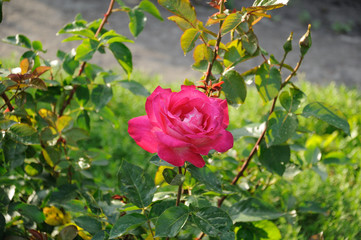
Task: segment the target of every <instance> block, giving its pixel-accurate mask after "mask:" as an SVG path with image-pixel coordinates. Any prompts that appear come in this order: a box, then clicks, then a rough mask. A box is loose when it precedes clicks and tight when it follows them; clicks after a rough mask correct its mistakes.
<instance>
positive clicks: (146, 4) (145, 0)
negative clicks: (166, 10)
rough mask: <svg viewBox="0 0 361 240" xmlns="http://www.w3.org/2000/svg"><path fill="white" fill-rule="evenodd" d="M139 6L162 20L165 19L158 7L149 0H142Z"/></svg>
mask: <svg viewBox="0 0 361 240" xmlns="http://www.w3.org/2000/svg"><path fill="white" fill-rule="evenodd" d="M139 8H140V9H142V10H143V11H146V12H148V13H150V14H152V15H153V16H154V17H155V18H158V19H159V20H160V21H163V18H162V16H161V15H160V13H159V11H158V9H157V7H156V6H155V5H154V4H153V3H152V2H151V1H149V0H142V1H141V2H140V4H139Z"/></svg>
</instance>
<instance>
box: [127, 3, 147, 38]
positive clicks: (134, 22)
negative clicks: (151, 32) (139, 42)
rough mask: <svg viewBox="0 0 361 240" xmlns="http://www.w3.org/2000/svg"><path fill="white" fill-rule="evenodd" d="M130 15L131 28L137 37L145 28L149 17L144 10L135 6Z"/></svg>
mask: <svg viewBox="0 0 361 240" xmlns="http://www.w3.org/2000/svg"><path fill="white" fill-rule="evenodd" d="M128 15H129V20H130V22H129V30H130V32H131V33H132V35H133V36H134V37H137V36H138V35H139V33H141V32H142V31H143V29H144V25H145V22H146V20H147V18H146V17H145V16H144V13H143V11H142V10H140V9H138V8H135V9H132V10H130V11H129V12H128Z"/></svg>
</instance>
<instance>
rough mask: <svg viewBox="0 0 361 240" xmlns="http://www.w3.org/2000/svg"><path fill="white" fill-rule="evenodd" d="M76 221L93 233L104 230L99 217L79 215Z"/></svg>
mask: <svg viewBox="0 0 361 240" xmlns="http://www.w3.org/2000/svg"><path fill="white" fill-rule="evenodd" d="M74 222H75V223H76V225H78V226H79V227H81V228H83V229H84V230H85V231H87V232H89V233H90V234H92V235H94V234H95V233H97V232H99V231H101V230H102V225H101V223H100V222H99V221H98V220H97V219H95V218H92V217H89V216H80V217H77V218H75V219H74Z"/></svg>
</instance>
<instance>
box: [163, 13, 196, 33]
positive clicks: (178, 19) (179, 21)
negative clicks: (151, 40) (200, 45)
mask: <svg viewBox="0 0 361 240" xmlns="http://www.w3.org/2000/svg"><path fill="white" fill-rule="evenodd" d="M168 19H169V20H171V21H173V22H175V23H176V24H177V25H178V27H179V28H180V29H182V31H183V32H184V31H186V30H187V29H189V28H192V27H193V26H192V24H190V23H189V22H187V21H186V20H184V19H183V18H181V17H178V16H170V17H168Z"/></svg>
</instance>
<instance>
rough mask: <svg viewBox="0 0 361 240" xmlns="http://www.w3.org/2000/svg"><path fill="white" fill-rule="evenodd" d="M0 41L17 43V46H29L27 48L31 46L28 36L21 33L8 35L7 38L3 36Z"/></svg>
mask: <svg viewBox="0 0 361 240" xmlns="http://www.w3.org/2000/svg"><path fill="white" fill-rule="evenodd" d="M2 41H3V42H4V43H9V44H13V45H17V46H20V47H24V48H29V49H30V48H31V41H30V40H29V38H27V37H26V36H24V35H22V34H17V35H15V36H9V37H7V38H4V39H3V40H2Z"/></svg>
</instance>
